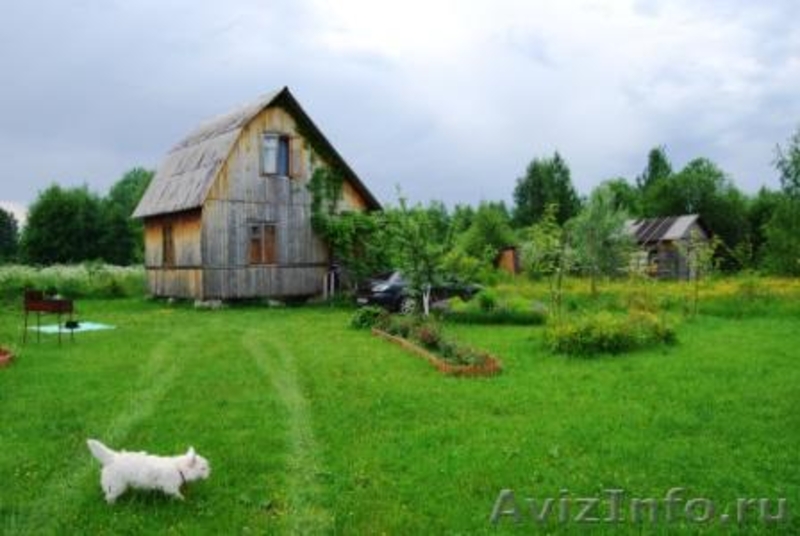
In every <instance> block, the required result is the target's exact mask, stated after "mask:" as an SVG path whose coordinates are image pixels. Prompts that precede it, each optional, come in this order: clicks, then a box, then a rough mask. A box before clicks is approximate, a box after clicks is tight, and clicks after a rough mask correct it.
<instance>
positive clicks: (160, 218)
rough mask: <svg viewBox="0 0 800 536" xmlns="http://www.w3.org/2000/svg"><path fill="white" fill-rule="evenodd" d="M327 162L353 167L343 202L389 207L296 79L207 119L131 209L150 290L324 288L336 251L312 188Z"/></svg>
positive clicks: (240, 294) (291, 292)
mask: <svg viewBox="0 0 800 536" xmlns="http://www.w3.org/2000/svg"><path fill="white" fill-rule="evenodd" d="M320 166H335V167H336V168H337V169H339V170H341V171H343V173H344V175H345V180H344V183H343V188H342V200H341V201H340V204H339V208H340V209H342V210H377V209H380V208H381V205H380V203H379V202H378V201H377V199H376V198H375V197H374V196H373V195H372V193H370V191H369V190H368V189H367V188H366V186H364V184H363V183H362V182H361V180H360V179H359V178H358V176H357V175H356V174H355V172H353V170H352V169H351V168H350V166H349V165H348V164H347V163H346V162H345V161H344V159H343V158H342V157H341V156H340V155H339V153H338V152H337V151H336V150H335V149H334V148H333V146H332V145H331V144H330V143H329V142H328V140H327V139H326V138H325V136H324V135H323V134H322V132H321V131H320V130H319V129H318V128H317V126H316V125H315V124H314V122H313V121H312V120H311V118H310V117H309V116H308V115H307V114H306V113H305V112H304V111H303V109H302V108H301V107H300V104H299V103H298V102H297V100H296V99H295V98H294V97H293V96H292V94H291V93H290V92H289V89H288V88H283V89H281V90H279V91H276V92H274V93H271V94H268V95H265V96H263V97H261V98H259V99H258V100H256V101H255V102H252V103H250V104H247V105H245V106H242V107H239V108H237V109H235V110H233V111H231V112H229V113H227V114H225V115H221V116H218V117H215V118H213V119H211V120H209V121H206V122H205V123H203V124H202V125H200V126H199V127H198V128H197V129H195V130H194V131H193V132H191V133H190V134H189V135H188V136H187V137H186V138H184V139H183V140H182V141H181V142H179V143H178V144H177V145H176V146H175V147H174V148H173V149H172V150H171V151H170V152H169V153H168V154H167V156H166V157H165V158H164V160H163V161H162V162H161V165H160V166H159V167H158V169H157V171H156V174H155V176H154V177H153V180H152V182H151V183H150V186H149V188H148V189H147V191H146V192H145V194H144V196H143V197H142V200H141V202H140V203H139V205H138V206H137V207H136V210H135V211H134V213H133V216H134V217H135V218H141V219H142V220H143V221H144V228H145V268H146V271H147V281H148V285H149V290H150V293H151V294H153V295H155V296H170V297H178V298H194V299H200V300H208V299H239V298H256V297H271V298H287V297H299V296H312V295H317V294H319V293H321V292H322V289H323V281H324V278H325V274H326V273H327V271H328V268H329V265H330V258H329V251H328V247H327V246H326V244H324V243H323V241H322V240H321V239H320V238H319V237H318V236H317V235H316V233H314V231H313V229H312V227H311V192H310V191H309V190H308V188H307V186H308V181H309V179H310V177H311V176H312V174H313V172H314V170H315V169H316V168H318V167H320Z"/></svg>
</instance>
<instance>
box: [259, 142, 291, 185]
mask: <svg viewBox="0 0 800 536" xmlns="http://www.w3.org/2000/svg"><path fill="white" fill-rule="evenodd" d="M289 145H290V143H289V136H284V135H282V134H276V133H274V132H267V133H265V134H264V139H263V141H262V146H261V147H262V149H261V172H262V173H263V174H264V175H277V176H282V177H288V176H289V162H290V157H289V156H290V155H289Z"/></svg>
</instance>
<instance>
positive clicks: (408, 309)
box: [400, 297, 417, 315]
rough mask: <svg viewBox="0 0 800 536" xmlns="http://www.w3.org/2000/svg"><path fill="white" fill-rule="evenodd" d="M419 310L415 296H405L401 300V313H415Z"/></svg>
mask: <svg viewBox="0 0 800 536" xmlns="http://www.w3.org/2000/svg"><path fill="white" fill-rule="evenodd" d="M416 312H417V302H416V301H415V300H414V298H409V297H406V298H403V299H402V300H401V301H400V314H401V315H413V314H414V313H416Z"/></svg>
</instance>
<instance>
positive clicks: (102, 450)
mask: <svg viewBox="0 0 800 536" xmlns="http://www.w3.org/2000/svg"><path fill="white" fill-rule="evenodd" d="M86 444H87V445H88V446H89V450H90V451H92V456H94V457H95V458H97V461H99V462H100V463H101V464H102V465H108V464H109V463H111V462H112V461H113V460H114V456H115V455H116V454H117V453H116V452H114V451H113V450H111V449H110V448H108V447H107V446H105V445H103V444H102V443H100V442H99V441H97V440H96V439H88V440H87V441H86Z"/></svg>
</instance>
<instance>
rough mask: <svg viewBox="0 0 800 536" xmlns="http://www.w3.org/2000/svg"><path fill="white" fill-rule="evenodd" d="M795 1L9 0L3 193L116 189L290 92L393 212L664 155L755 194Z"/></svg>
mask: <svg viewBox="0 0 800 536" xmlns="http://www.w3.org/2000/svg"><path fill="white" fill-rule="evenodd" d="M798 12H800V5H798V3H797V2H796V0H770V1H769V2H753V1H751V0H728V1H723V0H707V1H692V0H670V1H660V0H566V1H564V0H562V1H555V0H553V1H545V0H474V1H446V0H403V1H402V2H381V1H368V0H340V1H322V0H269V1H268V0H261V1H259V0H226V1H225V2H198V1H197V0H135V1H134V0H130V1H121V0H118V1H113V0H103V1H99V0H71V1H69V2H63V1H60V0H59V1H56V0H39V1H37V0H10V1H9V2H6V3H4V5H3V14H2V17H0V72H2V73H3V77H2V79H3V81H2V84H0V88H1V89H0V91H2V96H3V98H2V99H0V118H1V119H0V162H2V166H0V201H3V202H5V203H6V206H8V203H13V204H16V205H19V206H24V205H26V204H29V203H30V202H32V201H33V200H34V199H35V198H36V195H37V192H38V191H40V190H42V189H44V188H46V187H47V186H48V185H49V184H51V183H53V182H58V183H60V184H62V185H65V186H75V185H80V184H84V183H86V184H88V185H89V186H90V188H92V189H93V190H94V191H96V192H98V193H100V194H105V193H106V192H107V190H108V187H109V186H110V185H111V184H113V183H114V182H115V181H116V180H118V179H119V178H120V177H121V176H122V174H123V173H124V172H125V171H126V170H128V169H130V168H132V167H134V166H145V167H148V168H155V167H156V166H157V164H158V162H159V160H160V159H161V158H162V157H163V155H164V154H165V153H166V151H167V150H169V148H170V147H171V146H172V145H173V144H174V143H175V142H177V141H178V140H179V139H180V138H182V137H183V136H184V135H185V134H186V133H187V132H188V131H189V130H191V129H192V128H193V127H194V126H196V125H197V124H198V123H199V122H201V121H202V120H204V119H206V118H208V117H211V116H214V115H217V114H219V113H222V112H225V111H227V110H228V109H230V108H232V107H235V106H236V105H238V104H240V103H243V102H247V101H249V100H251V99H253V98H255V97H257V96H259V95H261V94H263V93H266V92H268V91H270V90H272V89H276V88H279V87H282V86H284V85H288V86H289V87H290V89H291V90H292V92H293V93H294V94H295V96H296V97H297V98H298V100H299V101H300V103H301V104H302V105H303V107H304V108H305V109H306V111H307V112H308V113H309V115H310V116H311V117H312V118H313V119H314V120H315V122H316V123H317V125H318V126H319V127H320V128H321V129H322V131H323V132H325V134H326V135H327V137H328V138H329V139H330V141H331V142H332V143H333V144H334V146H336V147H337V149H338V150H339V152H340V153H341V154H342V155H343V156H344V158H345V159H346V160H347V161H348V162H349V163H350V164H351V166H352V167H353V168H354V169H355V170H356V172H357V173H359V175H360V176H361V178H362V179H363V180H364V182H365V183H366V184H367V185H368V186H369V187H370V188H371V189H372V190H373V192H374V193H375V194H376V195H377V196H378V197H379V198H380V199H381V200H383V201H392V200H393V199H394V197H395V194H394V192H395V186H396V185H398V184H399V185H400V186H401V187H402V189H403V191H404V193H406V194H407V195H408V196H409V197H410V198H411V199H412V200H421V201H427V200H429V199H441V200H444V201H445V202H447V203H448V204H452V203H456V202H471V203H472V202H477V201H479V200H481V199H492V200H495V199H505V200H510V199H511V194H512V191H513V188H514V184H515V181H516V179H517V178H518V177H519V176H520V175H522V174H523V173H524V170H525V167H526V165H527V164H528V163H529V162H530V160H531V159H532V158H533V157H541V156H549V155H551V154H552V153H553V151H555V150H558V151H559V152H560V153H561V154H562V156H563V157H564V158H565V159H566V161H567V163H568V164H569V166H570V168H571V170H572V176H573V181H574V182H575V184H576V186H577V188H578V190H579V191H580V192H581V193H583V194H585V193H588V192H589V191H590V190H591V188H592V187H593V186H594V185H596V184H598V183H599V182H600V181H602V180H604V179H607V178H610V177H615V176H625V177H627V178H629V179H631V180H632V179H633V177H635V175H636V174H638V173H639V172H641V170H642V169H643V168H644V165H645V162H646V155H647V152H648V150H649V149H650V148H651V147H653V146H656V145H664V146H666V148H667V153H668V155H669V157H670V158H671V160H672V162H673V165H674V166H675V167H678V168H679V167H681V166H683V165H684V164H685V163H686V162H687V161H688V160H690V159H692V158H694V157H697V156H705V157H708V158H711V159H712V160H714V161H715V162H716V163H717V164H718V165H719V166H720V167H721V168H722V169H724V170H725V171H726V172H728V173H729V174H730V176H731V178H732V179H733V180H734V181H735V182H736V184H737V185H738V186H739V187H740V188H742V189H744V190H745V191H748V192H753V191H755V190H757V189H758V188H759V187H760V186H761V185H767V186H770V187H776V186H777V184H778V180H777V176H776V173H775V171H774V170H773V168H772V165H771V162H772V159H773V157H774V148H775V145H776V144H777V143H784V142H785V140H786V139H787V138H788V137H789V136H790V135H791V134H792V132H793V131H794V130H795V129H796V128H797V126H798V125H800V98H798V90H799V89H800V30H799V29H798V28H800V27H798V25H797V24H796V22H797V20H798V17H797V15H798Z"/></svg>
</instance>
